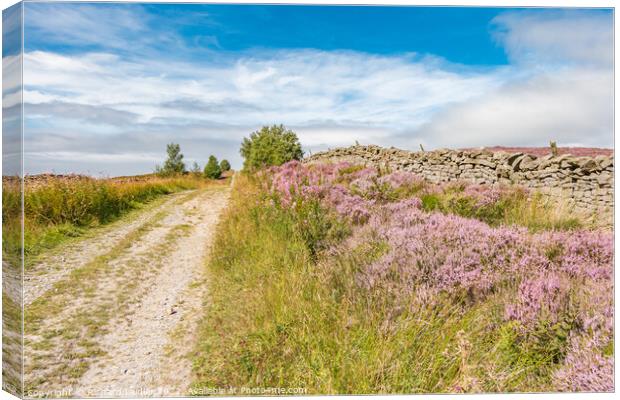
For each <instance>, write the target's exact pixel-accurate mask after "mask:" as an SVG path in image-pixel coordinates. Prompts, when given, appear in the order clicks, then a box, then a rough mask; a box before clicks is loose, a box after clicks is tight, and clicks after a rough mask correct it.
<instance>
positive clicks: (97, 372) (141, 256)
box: [25, 187, 230, 397]
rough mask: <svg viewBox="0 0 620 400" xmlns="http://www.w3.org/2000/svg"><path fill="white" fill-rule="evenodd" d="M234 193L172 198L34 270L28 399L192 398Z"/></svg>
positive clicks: (223, 190)
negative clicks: (211, 280)
mask: <svg viewBox="0 0 620 400" xmlns="http://www.w3.org/2000/svg"><path fill="white" fill-rule="evenodd" d="M229 194H230V188H228V187H219V188H210V189H205V190H200V191H192V192H185V193H181V194H178V195H174V196H171V197H169V198H168V199H166V200H164V201H161V202H159V203H158V204H156V205H154V206H152V207H149V208H147V209H146V210H144V211H143V212H141V213H139V214H137V215H134V216H133V217H131V218H130V219H127V220H126V221H119V223H115V224H114V225H113V226H111V227H110V228H108V229H105V230H102V231H101V232H99V233H98V234H97V235H95V236H93V237H90V238H88V239H84V240H82V241H80V242H77V243H73V244H71V245H69V246H67V247H66V248H65V249H63V250H64V251H62V252H58V253H57V254H56V255H54V256H50V257H48V258H47V259H45V260H43V261H42V262H41V263H39V264H38V265H35V266H32V267H31V268H30V269H29V271H27V274H26V282H25V300H26V303H27V304H28V305H27V306H26V313H25V318H26V323H25V326H26V348H25V352H26V357H25V375H26V376H25V380H26V382H25V383H26V385H25V386H26V395H27V396H29V397H40V396H52V397H54V396H59V395H61V396H64V397H67V396H73V397H117V396H121V397H128V396H132V397H143V396H181V395H186V394H187V390H188V387H189V384H190V383H191V362H190V360H189V357H188V356H187V355H188V352H189V351H191V350H192V348H193V345H194V342H193V340H194V334H195V328H196V326H197V323H198V321H199V319H200V317H201V306H202V301H203V299H204V293H205V290H206V288H207V286H208V285H207V282H206V281H205V278H204V276H203V273H204V270H205V262H206V257H208V253H209V248H210V243H211V240H212V237H213V234H214V230H215V226H216V224H217V221H218V218H219V215H220V214H221V211H222V210H223V209H224V207H225V206H226V204H227V202H228V197H229ZM28 391H30V393H29V392H28Z"/></svg>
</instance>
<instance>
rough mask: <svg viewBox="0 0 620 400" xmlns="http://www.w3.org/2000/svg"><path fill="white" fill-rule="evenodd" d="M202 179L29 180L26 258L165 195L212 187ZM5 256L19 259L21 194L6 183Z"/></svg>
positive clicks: (25, 231)
mask: <svg viewBox="0 0 620 400" xmlns="http://www.w3.org/2000/svg"><path fill="white" fill-rule="evenodd" d="M207 182H208V181H205V180H204V179H201V178H196V177H192V176H182V177H176V178H157V177H150V178H148V179H140V180H135V181H128V180H115V179H91V178H87V177H74V178H72V179H66V178H54V177H51V178H48V179H45V180H44V181H42V182H38V181H29V180H28V179H26V182H25V185H24V186H25V189H24V252H25V254H26V255H27V256H33V255H36V254H38V253H40V252H41V251H42V250H44V249H49V248H52V247H54V246H56V245H57V244H59V243H60V242H62V241H64V240H66V239H67V238H70V237H74V236H79V235H81V234H82V233H84V232H85V230H87V229H88V228H91V227H93V226H98V225H102V224H106V223H109V222H111V221H114V220H116V219H118V218H119V217H120V216H122V215H124V214H125V213H127V212H128V211H130V210H134V209H137V208H140V207H141V206H142V205H144V204H146V203H148V202H150V201H152V200H154V199H156V198H158V197H161V196H163V195H166V194H171V193H174V192H178V191H182V190H188V189H196V188H198V187H200V186H203V185H205V184H207ZM4 186H5V187H4V188H3V191H2V204H3V218H4V221H5V223H4V224H3V233H4V234H3V242H2V245H3V251H4V252H5V254H6V256H8V257H11V256H15V255H17V254H19V252H20V248H21V244H20V240H19V235H20V226H19V225H20V218H21V211H20V201H21V198H20V193H19V188H18V187H17V186H16V185H14V184H10V183H9V182H8V181H7V182H4Z"/></svg>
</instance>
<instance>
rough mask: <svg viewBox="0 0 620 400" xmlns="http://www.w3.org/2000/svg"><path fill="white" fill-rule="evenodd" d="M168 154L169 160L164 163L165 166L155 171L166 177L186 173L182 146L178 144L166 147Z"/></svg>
mask: <svg viewBox="0 0 620 400" xmlns="http://www.w3.org/2000/svg"><path fill="white" fill-rule="evenodd" d="M166 152H167V153H168V159H166V161H165V162H164V166H163V167H162V168H159V166H157V167H156V168H155V171H156V172H157V173H158V174H160V175H164V176H170V175H178V174H182V173H184V172H185V163H184V162H183V154H182V153H181V146H179V145H178V144H176V143H170V144H169V145H167V146H166Z"/></svg>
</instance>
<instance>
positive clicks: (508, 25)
mask: <svg viewBox="0 0 620 400" xmlns="http://www.w3.org/2000/svg"><path fill="white" fill-rule="evenodd" d="M612 18H613V17H612V15H611V14H609V13H607V14H593V13H592V12H589V13H584V12H579V11H576V10H570V11H569V10H565V11H542V12H541V10H535V11H529V12H527V11H525V12H524V11H521V12H507V13H504V14H501V15H499V16H497V17H496V18H495V19H494V20H493V23H494V24H495V26H496V29H497V30H496V32H495V34H496V38H497V39H498V40H499V41H500V43H501V44H502V45H503V46H504V48H505V49H506V51H507V53H508V55H509V56H510V58H511V59H512V60H513V61H515V62H518V63H534V64H551V65H552V66H555V64H556V63H562V64H564V63H566V62H575V63H579V64H584V63H585V64H590V65H598V66H606V67H610V66H611V65H612V64H613V25H612V22H613V19H612Z"/></svg>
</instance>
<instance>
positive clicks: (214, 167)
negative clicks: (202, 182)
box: [204, 156, 222, 179]
mask: <svg viewBox="0 0 620 400" xmlns="http://www.w3.org/2000/svg"><path fill="white" fill-rule="evenodd" d="M204 175H205V177H207V178H209V179H217V178H219V177H220V176H221V175H222V169H221V168H220V165H219V164H218V162H217V158H215V156H209V162H207V165H205V170H204Z"/></svg>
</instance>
